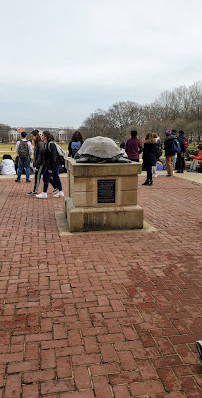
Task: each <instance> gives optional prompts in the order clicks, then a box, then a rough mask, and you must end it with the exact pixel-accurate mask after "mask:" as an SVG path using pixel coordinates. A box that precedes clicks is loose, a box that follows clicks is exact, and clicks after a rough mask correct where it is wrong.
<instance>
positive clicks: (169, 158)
mask: <svg viewBox="0 0 202 398" xmlns="http://www.w3.org/2000/svg"><path fill="white" fill-rule="evenodd" d="M177 143H178V144H179V142H178V140H177V137H176V135H174V134H173V133H172V131H171V130H167V131H166V139H165V141H164V149H165V157H166V170H167V177H172V176H173V156H174V155H175V153H177V148H174V146H175V144H176V146H177Z"/></svg>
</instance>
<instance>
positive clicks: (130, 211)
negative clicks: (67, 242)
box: [65, 198, 143, 232]
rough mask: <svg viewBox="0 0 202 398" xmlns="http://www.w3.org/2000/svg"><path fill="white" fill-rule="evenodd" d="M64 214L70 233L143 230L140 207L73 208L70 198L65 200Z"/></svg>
mask: <svg viewBox="0 0 202 398" xmlns="http://www.w3.org/2000/svg"><path fill="white" fill-rule="evenodd" d="M65 213H66V217H67V223H68V226H69V231H70V232H79V231H84V232H86V231H103V230H111V229H114V230H116V229H124V230H126V229H139V228H143V209H142V208H141V207H140V206H130V207H129V206H125V207H124V206H122V207H119V206H117V207H104V208H90V207H86V208H81V207H74V205H73V203H72V199H71V198H65Z"/></svg>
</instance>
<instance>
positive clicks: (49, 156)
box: [36, 131, 64, 199]
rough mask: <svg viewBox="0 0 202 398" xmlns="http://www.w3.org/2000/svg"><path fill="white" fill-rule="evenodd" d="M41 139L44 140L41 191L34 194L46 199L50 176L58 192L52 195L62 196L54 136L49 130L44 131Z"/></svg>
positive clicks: (55, 196)
mask: <svg viewBox="0 0 202 398" xmlns="http://www.w3.org/2000/svg"><path fill="white" fill-rule="evenodd" d="M42 140H43V141H44V142H45V159H44V162H45V171H44V174H43V192H41V193H40V194H39V195H36V198H38V199H47V190H48V185H49V181H50V178H52V180H53V183H54V186H55V188H57V190H58V192H57V193H56V194H55V195H53V196H54V198H59V197H63V196H64V192H63V191H62V184H61V181H60V177H59V155H58V152H57V146H56V144H55V142H54V138H53V136H52V135H51V133H50V132H49V131H44V132H43V134H42Z"/></svg>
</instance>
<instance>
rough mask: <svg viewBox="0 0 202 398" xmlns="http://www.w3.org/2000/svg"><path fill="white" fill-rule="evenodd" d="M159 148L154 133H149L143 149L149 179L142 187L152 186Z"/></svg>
mask: <svg viewBox="0 0 202 398" xmlns="http://www.w3.org/2000/svg"><path fill="white" fill-rule="evenodd" d="M157 157H158V146H157V143H156V140H155V138H154V137H153V135H152V133H148V134H147V135H146V138H145V142H144V147H143V163H144V165H145V166H146V169H147V179H146V181H145V182H144V184H142V185H152V183H153V181H152V166H155V165H156V162H157Z"/></svg>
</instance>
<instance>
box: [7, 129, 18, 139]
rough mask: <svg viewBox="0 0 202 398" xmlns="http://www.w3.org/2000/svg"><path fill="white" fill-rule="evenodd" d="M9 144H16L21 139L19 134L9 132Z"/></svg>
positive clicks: (12, 131)
mask: <svg viewBox="0 0 202 398" xmlns="http://www.w3.org/2000/svg"><path fill="white" fill-rule="evenodd" d="M8 137H9V142H16V141H18V140H20V138H21V132H20V131H16V130H10V131H9V133H8Z"/></svg>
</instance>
